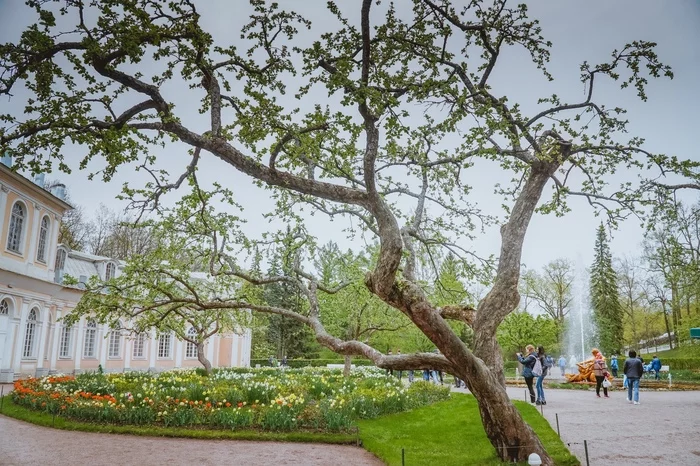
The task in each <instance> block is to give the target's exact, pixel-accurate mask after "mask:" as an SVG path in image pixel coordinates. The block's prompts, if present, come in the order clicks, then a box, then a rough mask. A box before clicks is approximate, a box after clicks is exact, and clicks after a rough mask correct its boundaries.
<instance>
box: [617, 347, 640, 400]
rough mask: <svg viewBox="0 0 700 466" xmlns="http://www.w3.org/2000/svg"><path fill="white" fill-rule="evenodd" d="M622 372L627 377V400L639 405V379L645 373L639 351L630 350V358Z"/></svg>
mask: <svg viewBox="0 0 700 466" xmlns="http://www.w3.org/2000/svg"><path fill="white" fill-rule="evenodd" d="M622 372H623V373H624V374H625V376H626V377H627V402H628V403H632V402H634V404H636V405H638V404H639V379H641V378H642V374H643V373H644V368H643V367H642V361H640V360H639V359H637V352H636V351H634V350H631V351H630V352H629V358H628V359H627V360H625V365H624V367H623V368H622Z"/></svg>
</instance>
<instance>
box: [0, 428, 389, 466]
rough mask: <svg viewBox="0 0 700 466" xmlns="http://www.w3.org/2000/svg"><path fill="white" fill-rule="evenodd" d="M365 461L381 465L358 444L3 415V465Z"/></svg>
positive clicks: (0, 432) (0, 435)
mask: <svg viewBox="0 0 700 466" xmlns="http://www.w3.org/2000/svg"><path fill="white" fill-rule="evenodd" d="M46 464H50V465H52V466H63V465H66V466H80V465H90V466H103V465H105V466H106V465H120V466H122V465H124V466H126V465H146V464H147V465H149V466H150V465H179V464H187V465H192V464H196V465H218V464H241V465H269V464H274V465H305V466H306V465H319V466H320V465H329V464H336V465H344V464H352V465H360V466H378V465H381V464H382V462H381V461H379V460H378V459H377V458H376V457H375V456H373V455H372V454H371V453H369V452H367V451H365V450H363V449H362V448H359V447H352V446H347V445H325V444H307V443H281V442H247V441H235V440H193V439H171V438H156V437H134V436H127V435H111V434H94V433H87V432H69V431H63V430H54V429H50V428H46V427H39V426H35V425H33V424H28V423H26V422H21V421H17V420H15V419H11V418H8V417H5V416H0V465H3V466H4V465H12V466H14V465H46Z"/></svg>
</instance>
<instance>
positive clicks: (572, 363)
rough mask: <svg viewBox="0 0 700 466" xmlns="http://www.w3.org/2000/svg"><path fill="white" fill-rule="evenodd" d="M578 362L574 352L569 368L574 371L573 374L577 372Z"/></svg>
mask: <svg viewBox="0 0 700 466" xmlns="http://www.w3.org/2000/svg"><path fill="white" fill-rule="evenodd" d="M576 362H577V361H576V356H574V355H573V354H572V355H571V358H569V369H570V370H571V373H572V374H575V373H576V372H577V371H576Z"/></svg>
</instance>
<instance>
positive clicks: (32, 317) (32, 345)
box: [22, 307, 39, 359]
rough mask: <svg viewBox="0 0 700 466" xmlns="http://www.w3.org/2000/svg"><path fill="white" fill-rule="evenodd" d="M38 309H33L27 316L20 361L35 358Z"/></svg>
mask: <svg viewBox="0 0 700 466" xmlns="http://www.w3.org/2000/svg"><path fill="white" fill-rule="evenodd" d="M37 314H39V309H37V308H35V307H33V308H32V309H31V310H30V311H29V314H28V315H27V323H26V324H25V326H24V344H23V345H22V359H35V358H36V354H35V353H36V337H37V335H36V330H37V327H38V325H37V324H38V323H39V317H38V316H37Z"/></svg>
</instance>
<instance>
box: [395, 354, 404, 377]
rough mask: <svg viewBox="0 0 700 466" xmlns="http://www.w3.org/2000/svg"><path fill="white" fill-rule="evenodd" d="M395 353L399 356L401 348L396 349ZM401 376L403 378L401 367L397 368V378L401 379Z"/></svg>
mask: <svg viewBox="0 0 700 466" xmlns="http://www.w3.org/2000/svg"><path fill="white" fill-rule="evenodd" d="M396 355H397V356H401V349H397V350H396ZM402 378H403V371H402V370H401V369H399V380H401V379H402Z"/></svg>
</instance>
